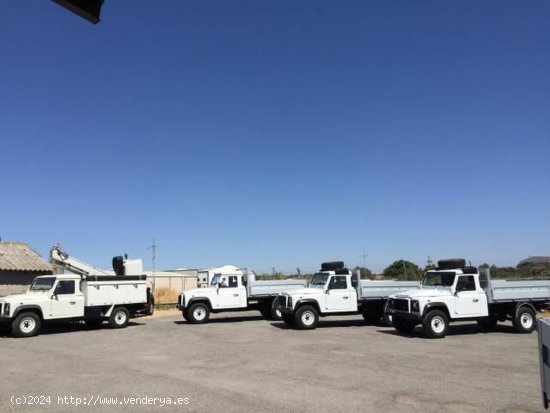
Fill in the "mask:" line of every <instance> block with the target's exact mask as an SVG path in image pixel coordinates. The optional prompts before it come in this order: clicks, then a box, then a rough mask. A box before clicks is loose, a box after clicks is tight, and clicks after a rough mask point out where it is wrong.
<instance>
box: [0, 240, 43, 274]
mask: <svg viewBox="0 0 550 413" xmlns="http://www.w3.org/2000/svg"><path fill="white" fill-rule="evenodd" d="M0 271H25V272H30V271H37V272H51V271H52V267H51V265H50V264H49V263H47V262H46V261H44V260H43V259H42V257H41V256H40V255H39V254H38V253H37V252H36V251H34V250H33V249H32V248H30V247H29V246H28V245H27V244H25V243H23V242H10V241H0Z"/></svg>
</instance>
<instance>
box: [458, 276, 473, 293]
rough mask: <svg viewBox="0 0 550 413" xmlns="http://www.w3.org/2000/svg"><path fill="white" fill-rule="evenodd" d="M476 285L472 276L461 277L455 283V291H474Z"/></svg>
mask: <svg viewBox="0 0 550 413" xmlns="http://www.w3.org/2000/svg"><path fill="white" fill-rule="evenodd" d="M475 289H476V283H475V281H474V276H473V275H461V276H460V277H458V281H457V282H456V291H475Z"/></svg>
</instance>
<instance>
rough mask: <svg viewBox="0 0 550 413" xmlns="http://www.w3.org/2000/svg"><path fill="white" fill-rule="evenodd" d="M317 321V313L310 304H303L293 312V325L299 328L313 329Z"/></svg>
mask: <svg viewBox="0 0 550 413" xmlns="http://www.w3.org/2000/svg"><path fill="white" fill-rule="evenodd" d="M318 323H319V314H318V312H317V309H316V308H315V307H313V306H311V305H304V306H302V307H300V308H298V310H296V312H295V313H294V325H295V326H296V327H297V328H298V329H300V330H313V329H314V328H315V327H317V324H318Z"/></svg>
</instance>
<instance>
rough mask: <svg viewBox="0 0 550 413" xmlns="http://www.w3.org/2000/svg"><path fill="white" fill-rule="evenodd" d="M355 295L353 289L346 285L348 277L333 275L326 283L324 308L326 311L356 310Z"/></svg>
mask: <svg viewBox="0 0 550 413" xmlns="http://www.w3.org/2000/svg"><path fill="white" fill-rule="evenodd" d="M355 297H356V295H355V290H354V289H353V288H351V286H350V285H348V277H347V276H345V275H334V276H332V278H331V279H330V282H329V284H328V290H327V294H326V305H325V310H326V311H327V312H330V311H354V310H357V299H356V298H355Z"/></svg>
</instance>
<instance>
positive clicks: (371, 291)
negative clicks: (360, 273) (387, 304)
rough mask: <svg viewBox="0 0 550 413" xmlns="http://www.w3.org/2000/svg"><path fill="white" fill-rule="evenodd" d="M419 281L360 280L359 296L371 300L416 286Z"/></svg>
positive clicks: (386, 296)
mask: <svg viewBox="0 0 550 413" xmlns="http://www.w3.org/2000/svg"><path fill="white" fill-rule="evenodd" d="M419 285H420V281H396V280H361V298H362V299H364V300H373V299H380V298H383V299H385V298H388V297H389V296H390V295H392V294H396V293H399V292H402V291H406V290H410V289H412V288H416V287H418V286H419Z"/></svg>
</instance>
